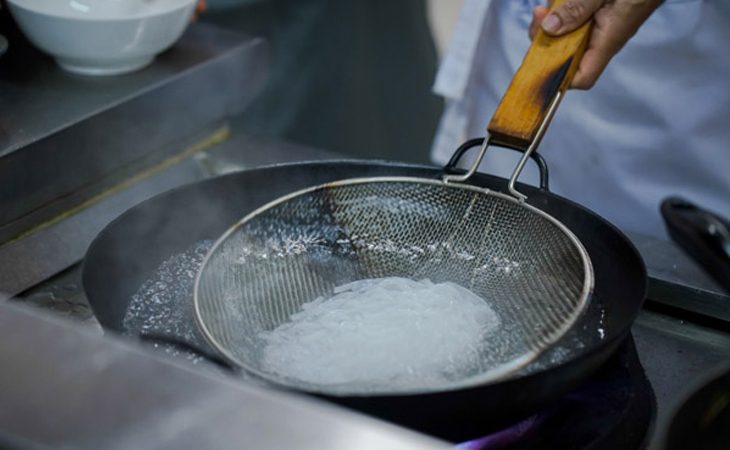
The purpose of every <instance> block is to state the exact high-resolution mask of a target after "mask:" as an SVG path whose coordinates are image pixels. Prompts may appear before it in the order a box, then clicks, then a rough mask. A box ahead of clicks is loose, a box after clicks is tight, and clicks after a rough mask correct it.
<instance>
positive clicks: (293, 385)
mask: <svg viewBox="0 0 730 450" xmlns="http://www.w3.org/2000/svg"><path fill="white" fill-rule="evenodd" d="M365 183H421V184H430V185H438V186H441V187H446V188H453V189H467V190H471V191H474V192H478V193H481V194H484V195H492V196H496V197H498V198H501V199H504V200H507V201H510V202H513V203H515V204H517V205H519V206H521V207H524V208H527V209H528V210H529V211H530V212H532V213H535V214H538V215H539V216H541V217H543V218H544V219H547V220H548V221H549V222H551V223H552V224H553V225H555V226H556V227H557V228H558V229H559V230H560V231H561V232H563V234H565V235H566V236H567V237H568V239H569V240H570V242H571V243H572V244H573V245H574V247H575V248H577V249H578V253H579V254H580V257H581V260H582V262H583V269H584V277H583V289H582V290H581V293H580V297H579V304H578V308H579V313H578V314H577V315H576V316H575V317H574V318H573V319H572V320H570V321H566V323H565V324H564V326H563V327H561V328H560V329H559V330H558V332H556V333H554V338H553V339H550V340H548V341H547V345H546V346H545V348H544V349H543V350H542V351H540V352H536V353H534V354H532V355H530V354H525V355H524V357H523V358H517V359H515V360H513V361H511V362H510V363H509V364H501V365H499V366H497V367H496V368H493V369H491V370H489V371H488V372H484V373H481V374H479V375H475V376H471V377H467V378H464V379H462V380H460V381H458V382H452V383H448V384H445V385H444V386H443V387H441V386H439V387H434V388H420V389H412V390H411V389H397V390H382V391H380V390H374V391H354V390H347V389H342V390H338V389H337V388H336V387H334V388H330V389H327V387H326V386H321V385H314V384H310V383H306V382H302V381H300V380H295V379H291V378H287V377H283V376H278V375H275V374H271V373H266V372H262V371H260V370H258V369H255V368H251V367H250V366H249V365H248V364H246V363H244V362H242V361H240V360H239V359H238V358H237V357H236V356H235V355H233V354H232V353H231V352H230V350H229V349H228V348H227V347H226V346H225V345H222V344H221V343H220V342H218V340H217V339H216V337H215V336H214V335H213V333H212V332H211V331H210V330H209V329H208V326H207V325H206V323H205V320H204V319H203V317H202V312H201V310H200V298H199V295H198V292H199V286H200V279H201V276H202V274H203V271H204V270H205V268H206V267H207V266H208V261H209V260H210V259H211V257H212V256H213V255H214V254H215V252H216V250H217V249H218V247H219V246H220V245H221V244H222V243H223V242H225V241H226V240H227V239H228V237H229V236H230V235H231V234H233V233H234V232H235V231H236V230H237V229H238V228H239V227H241V226H243V225H244V224H246V223H247V222H249V221H251V220H252V219H254V218H255V217H256V216H258V215H259V214H261V213H262V212H264V211H267V210H269V209H271V208H273V207H275V206H277V205H279V204H282V203H285V202H287V201H289V200H291V199H293V198H295V197H298V196H301V195H305V194H308V193H310V192H314V191H317V190H320V189H325V188H330V187H339V186H346V185H355V184H365ZM594 282H595V277H594V272H593V264H592V263H591V259H590V256H589V255H588V252H587V251H586V249H585V247H584V246H583V244H582V243H581V242H580V240H579V239H578V237H577V236H575V234H573V232H572V231H570V229H569V228H568V227H567V226H565V225H564V224H563V223H562V222H560V221H559V220H558V219H556V218H555V217H553V216H551V215H550V214H548V213H546V212H545V211H543V210H541V209H540V208H537V207H535V206H533V205H530V204H528V203H526V202H525V201H524V199H520V198H516V197H514V196H512V195H509V194H505V193H502V192H499V191H495V190H492V189H489V188H484V187H479V186H474V185H471V184H466V183H461V182H446V181H443V180H439V179H430V178H420V177H404V176H384V177H360V178H347V179H344V180H338V181H332V182H328V183H323V184H319V185H316V186H310V187H307V188H304V189H300V190H298V191H294V192H291V193H289V194H286V195H284V196H281V197H278V198H276V199H274V200H272V201H270V202H268V203H266V204H264V205H262V206H260V207H258V208H256V209H255V210H253V211H252V212H250V213H248V214H247V215H245V216H244V217H243V218H242V219H241V220H239V221H238V222H236V223H235V224H233V225H232V226H230V227H229V228H228V229H227V230H226V231H225V232H224V233H223V234H222V235H221V236H220V237H219V238H218V239H217V240H216V241H215V243H214V244H213V246H212V247H211V249H210V250H209V251H208V253H207V254H206V255H205V258H204V259H203V263H202V264H201V266H200V268H199V269H198V272H197V273H196V276H195V284H194V288H193V312H194V317H195V323H196V325H197V326H198V329H199V330H200V332H201V334H202V335H203V337H204V338H205V340H206V341H207V342H208V344H210V345H211V346H212V347H213V349H214V350H215V351H216V352H218V354H220V355H221V356H222V357H223V358H224V359H225V360H227V361H228V362H229V363H231V364H232V365H234V366H235V367H238V368H239V369H242V370H244V371H245V372H247V373H249V374H252V375H255V376H257V377H259V378H261V379H263V380H265V381H267V382H271V383H274V384H276V385H280V386H283V387H286V388H290V389H297V390H306V391H308V392H313V393H320V394H326V395H331V396H373V395H413V394H424V393H433V392H447V391H455V390H459V389H464V388H470V387H476V386H481V385H487V384H491V383H494V382H497V381H500V380H503V379H505V378H506V376H507V375H509V374H512V373H515V372H516V371H517V370H518V369H520V368H522V367H524V366H526V365H527V364H529V363H530V362H532V361H533V360H534V359H535V358H537V357H538V356H539V355H540V354H542V353H543V352H544V351H545V350H547V349H548V348H550V347H551V346H552V345H554V344H555V343H556V342H557V341H559V340H560V339H561V338H562V337H563V336H565V334H566V333H567V332H568V330H570V329H571V328H572V327H573V325H574V324H575V323H576V322H577V321H578V319H579V317H580V316H581V315H582V314H583V312H585V310H586V305H587V303H588V300H589V298H590V295H591V294H592V292H593V288H594Z"/></svg>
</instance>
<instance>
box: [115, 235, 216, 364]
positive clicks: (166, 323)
mask: <svg viewBox="0 0 730 450" xmlns="http://www.w3.org/2000/svg"><path fill="white" fill-rule="evenodd" d="M212 246H213V241H209V240H205V241H200V242H197V243H195V244H194V245H192V246H190V247H189V248H188V249H186V250H185V251H184V252H182V253H179V254H177V255H173V256H171V257H170V258H168V259H167V260H165V261H164V262H163V263H162V264H160V266H159V267H158V268H157V270H156V271H155V272H154V273H153V274H152V276H151V277H150V278H149V279H148V280H147V281H145V282H144V283H143V284H142V286H141V287H140V288H139V290H138V291H137V292H136V293H135V294H134V295H133V296H132V300H131V302H130V303H129V309H128V310H127V313H126V315H125V316H124V320H123V325H124V328H125V330H126V332H127V333H128V334H130V335H133V336H137V335H163V336H171V337H174V338H179V339H182V340H184V341H185V342H189V343H191V344H193V345H196V346H198V347H201V348H204V349H207V348H208V347H207V345H206V344H205V341H204V340H203V338H202V336H201V335H200V334H199V332H198V330H197V326H196V325H195V319H194V314H193V289H194V284H195V276H196V274H197V272H198V269H199V268H200V266H201V265H202V264H203V260H204V259H205V255H206V254H207V253H208V251H209V250H210V249H211V247H212ZM153 345H154V346H155V347H157V348H162V349H163V350H164V351H165V352H166V353H168V354H171V355H173V356H183V357H185V358H186V359H188V360H190V361H192V362H194V363H197V362H199V361H200V360H201V359H202V358H201V357H200V356H198V355H196V354H194V353H191V352H188V351H182V350H180V349H179V348H178V347H176V346H174V345H168V344H161V343H154V344H153Z"/></svg>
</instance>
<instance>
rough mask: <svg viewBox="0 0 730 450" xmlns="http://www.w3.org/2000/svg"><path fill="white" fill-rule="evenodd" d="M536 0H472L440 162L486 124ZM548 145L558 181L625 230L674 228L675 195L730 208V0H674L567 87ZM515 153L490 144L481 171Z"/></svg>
mask: <svg viewBox="0 0 730 450" xmlns="http://www.w3.org/2000/svg"><path fill="white" fill-rule="evenodd" d="M538 3H540V2H539V0H491V1H490V0H465V3H464V7H463V10H462V14H461V16H460V18H459V21H458V23H457V27H456V30H455V33H454V37H453V38H452V42H451V45H450V48H449V50H448V52H447V54H446V56H445V59H444V61H443V63H442V65H441V68H440V69H439V73H438V75H437V77H436V82H435V85H434V91H435V92H436V93H437V94H439V95H442V96H443V97H445V99H446V104H447V106H446V109H445V111H444V114H443V116H442V118H441V123H440V125H439V130H438V132H437V135H436V138H435V139H434V143H433V148H432V158H433V160H434V161H435V162H437V163H440V164H443V163H444V162H445V161H446V160H447V159H448V158H449V156H450V155H451V153H452V152H453V151H454V149H455V148H456V147H457V146H458V145H459V144H460V143H461V142H463V141H464V140H466V139H468V138H471V137H477V136H483V135H484V134H485V128H486V124H487V122H488V121H489V118H490V117H491V115H492V113H493V112H494V110H495V109H496V106H497V103H498V102H499V99H500V97H501V95H502V94H503V93H504V91H505V90H506V89H507V86H508V84H509V82H510V80H511V78H512V75H513V74H514V72H515V71H516V70H517V68H518V67H519V64H520V63H521V61H522V58H523V57H524V54H525V52H526V51H527V48H528V46H529V44H530V42H529V38H528V35H527V29H528V26H529V23H530V21H531V19H532V8H533V7H534V6H535V5H536V4H538ZM539 151H540V153H541V154H542V155H543V156H544V157H545V159H546V160H547V162H548V165H549V167H550V176H551V179H550V181H551V190H552V191H553V192H555V193H557V194H559V195H562V196H565V197H567V198H570V199H572V200H574V201H576V202H578V203H580V204H582V205H584V206H586V207H588V208H590V209H592V210H594V211H595V212H597V213H598V214H600V215H601V216H603V217H605V218H606V219H608V220H609V221H611V222H612V223H614V224H615V225H617V226H619V227H620V228H622V229H624V230H628V231H633V232H638V233H642V234H646V235H651V236H655V237H666V235H665V229H664V224H663V222H662V219H661V215H660V214H659V204H660V202H661V201H662V200H663V199H664V198H665V197H667V196H670V195H680V196H683V197H686V198H687V199H689V200H691V201H693V202H696V203H697V204H699V205H701V206H703V207H705V208H708V209H710V210H713V211H715V212H718V213H720V214H723V215H726V216H730V1H728V0H666V1H665V3H663V4H662V5H661V6H660V7H659V8H658V9H657V10H656V11H655V12H654V14H653V15H652V16H651V17H650V18H649V19H648V20H647V21H646V22H645V23H644V25H643V26H642V27H641V28H640V29H639V31H638V32H637V34H636V35H635V36H634V37H633V38H632V39H631V40H629V42H628V43H627V44H626V46H625V47H624V48H623V49H622V50H621V51H620V52H619V53H618V55H616V56H615V57H614V58H613V60H612V61H611V63H609V65H608V67H607V68H606V70H605V72H604V73H603V75H602V76H601V78H600V79H599V80H598V82H597V83H596V85H595V86H594V87H593V88H592V89H591V90H588V91H569V92H568V93H567V95H566V97H565V99H564V100H563V102H562V103H561V105H560V107H559V108H558V111H557V114H556V117H555V119H554V120H553V122H552V124H551V126H550V128H549V129H548V131H547V134H546V135H545V138H544V139H543V141H542V144H541V145H540V148H539ZM513 153H514V152H511V151H509V150H500V149H496V150H493V149H490V150H489V151H488V152H487V157H486V158H485V161H484V162H483V163H482V166H481V167H480V171H482V172H486V173H495V174H498V175H501V176H509V175H510V174H511V173H512V170H513V168H514V166H515V163H516V161H517V158H518V155H517V154H516V153H515V154H513ZM520 180H521V181H526V182H533V183H534V181H535V180H536V170H535V168H534V167H528V168H527V169H526V170H525V172H524V173H523V177H522V178H521V179H520Z"/></svg>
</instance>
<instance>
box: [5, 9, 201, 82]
mask: <svg viewBox="0 0 730 450" xmlns="http://www.w3.org/2000/svg"><path fill="white" fill-rule="evenodd" d="M196 2H197V0H7V3H8V7H9V9H10V12H11V14H12V16H13V18H14V19H15V21H16V22H17V23H18V26H19V27H20V29H21V30H22V31H23V33H24V34H25V35H26V36H27V37H28V39H29V40H30V41H31V42H32V43H33V44H34V45H35V46H36V47H38V48H40V49H41V50H43V51H45V52H46V53H49V54H50V55H52V56H53V57H54V58H55V59H56V61H57V62H58V64H59V65H60V66H61V67H62V68H63V69H65V70H68V71H70V72H75V73H80V74H84V75H116V74H122V73H127V72H132V71H134V70H137V69H141V68H142V67H145V66H146V65H148V64H149V63H150V62H152V60H153V59H154V57H155V55H157V54H158V53H160V52H162V51H163V50H165V49H167V48H168V47H170V46H171V45H172V44H174V43H175V41H177V40H178V39H179V38H180V36H181V35H182V33H183V31H185V28H186V27H187V25H188V24H189V23H190V17H191V16H192V13H193V10H194V9H195V4H196Z"/></svg>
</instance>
